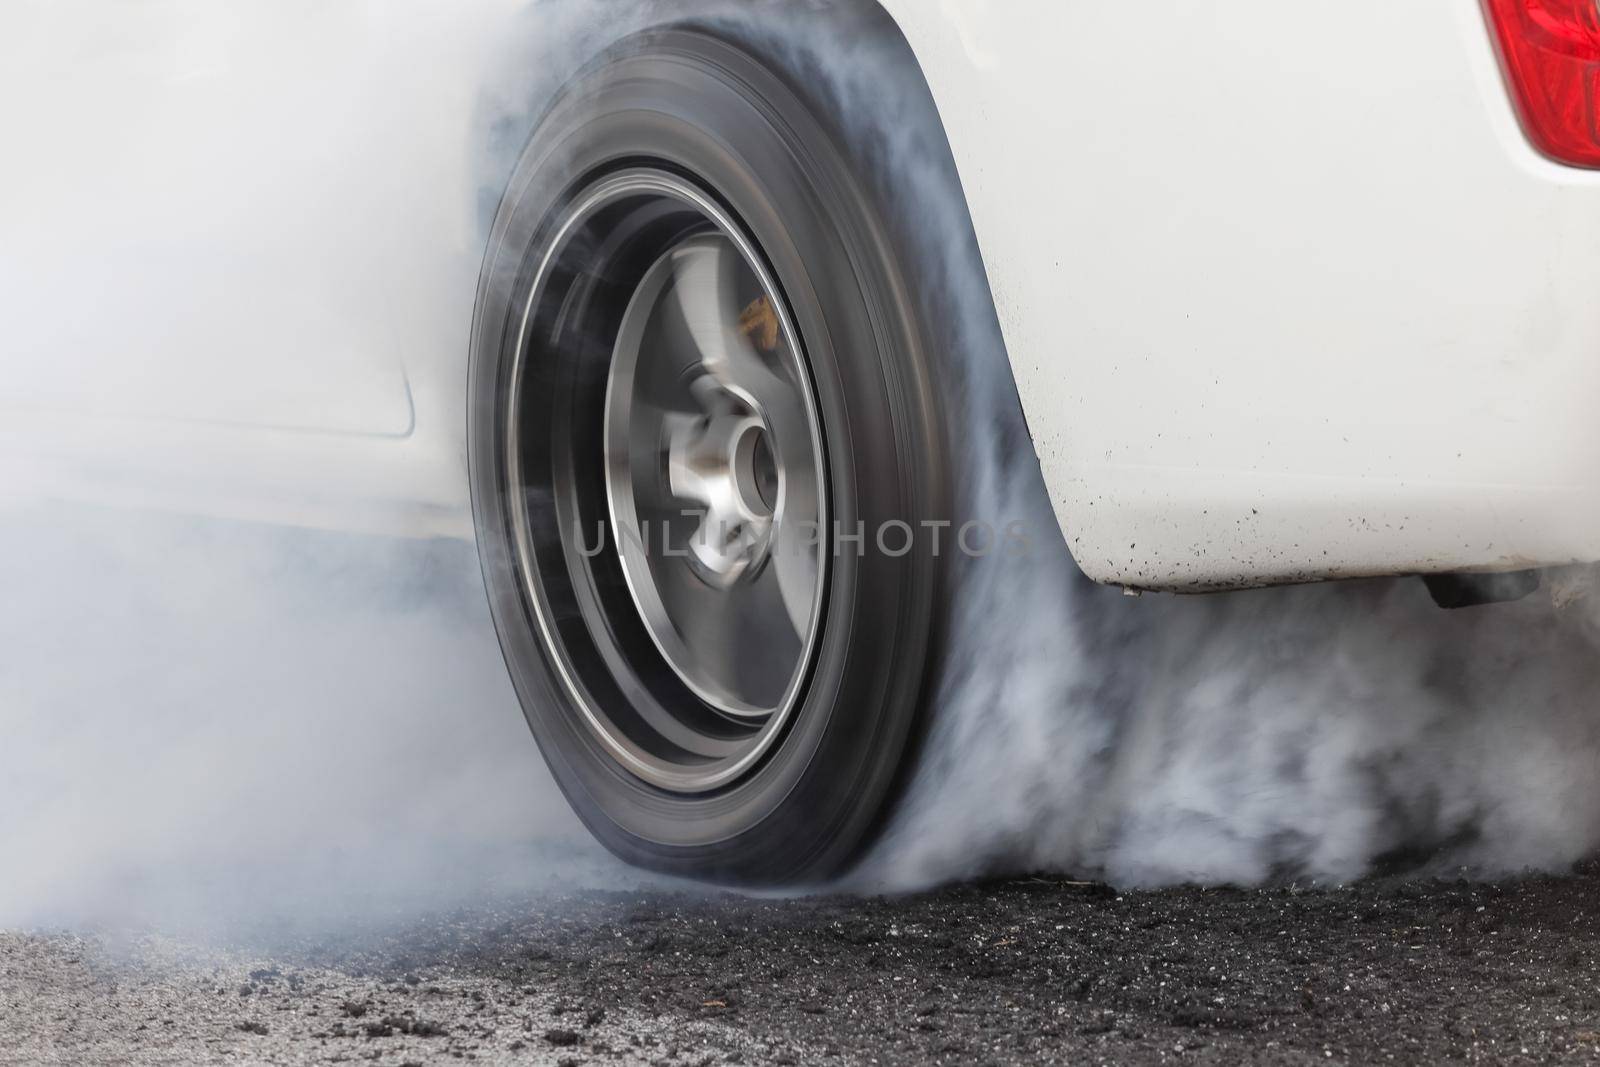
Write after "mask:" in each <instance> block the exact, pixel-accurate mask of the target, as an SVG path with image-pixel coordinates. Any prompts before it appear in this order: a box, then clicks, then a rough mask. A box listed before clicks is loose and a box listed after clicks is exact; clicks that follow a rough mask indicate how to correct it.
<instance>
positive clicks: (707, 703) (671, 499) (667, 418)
mask: <svg viewBox="0 0 1600 1067" xmlns="http://www.w3.org/2000/svg"><path fill="white" fill-rule="evenodd" d="M635 230H636V231H637V233H634V232H633V231H635ZM585 257H587V258H588V260H590V262H585V261H584V260H585ZM608 257H613V258H615V259H616V262H612V261H611V260H610V259H608ZM586 272H587V273H589V274H592V275H596V276H600V277H605V278H610V277H613V276H620V277H623V278H625V279H626V282H625V285H624V288H625V289H627V291H628V296H627V299H626V303H625V306H622V310H621V312H620V315H618V314H617V307H618V306H620V305H619V304H618V303H616V302H613V303H612V304H611V305H609V307H610V311H609V312H608V313H607V315H606V316H605V318H607V320H608V321H604V322H594V323H583V322H578V323H577V324H576V325H574V324H573V323H572V322H569V321H566V320H572V319H580V320H581V319H582V317H583V314H584V312H583V310H582V309H583V308H585V307H587V306H588V305H587V304H585V303H584V302H583V301H582V300H581V299H579V298H578V297H575V296H574V295H573V294H574V293H577V292H579V291H581V289H582V285H581V284H580V283H575V282H573V281H572V280H571V279H573V278H578V277H582V276H583V275H584V274H585V273H586ZM551 309H556V310H555V311H554V312H552V310H551ZM552 322H555V323H558V324H560V325H559V330H560V331H561V332H562V333H563V334H564V335H569V336H588V337H599V338H606V339H609V350H608V351H607V352H606V353H605V354H604V355H603V356H602V355H599V354H596V355H594V356H591V357H590V359H591V362H592V363H593V364H594V366H593V369H592V370H587V371H586V370H580V371H579V372H578V373H579V375H580V376H586V375H588V376H596V377H598V376H599V367H600V363H601V361H602V359H603V360H604V374H603V383H604V384H603V396H602V397H598V398H597V403H598V405H599V406H600V407H601V409H602V412H601V414H600V417H599V431H600V432H599V433H598V434H597V435H596V436H597V437H598V441H597V442H596V443H597V444H598V445H599V448H598V451H599V453H600V455H599V456H598V457H592V458H593V460H594V462H593V467H594V471H595V473H594V477H593V478H592V479H587V478H586V476H585V475H584V474H583V473H582V472H583V471H586V470H587V469H588V468H589V466H590V461H591V457H589V456H588V455H586V454H580V455H575V456H574V457H573V459H572V460H571V461H570V462H567V463H563V462H560V461H558V462H556V463H554V464H547V463H541V462H538V461H535V462H532V463H525V462H524V460H525V457H528V456H530V455H533V454H540V448H541V447H543V446H542V444H541V442H540V441H539V440H538V437H539V435H540V434H541V432H543V431H544V428H543V427H540V426H538V425H536V424H535V421H534V420H530V418H529V417H528V416H529V403H528V400H529V390H530V388H533V389H537V388H539V386H538V385H534V384H533V383H534V380H535V379H536V378H538V377H539V376H540V375H541V373H542V368H543V366H544V364H545V363H546V362H548V361H550V360H553V359H558V358H560V357H561V355H562V354H561V353H559V352H555V351H541V349H542V348H543V347H544V346H546V345H550V344H553V342H551V341H549V340H548V335H549V334H551V333H553V332H556V329H557V328H556V327H552V326H551V325H550V323H552ZM594 347H595V348H597V349H598V348H599V347H600V345H599V344H598V343H596V344H595V345H594ZM511 379H512V380H511V388H510V390H509V396H510V407H509V409H508V411H507V413H506V414H507V419H506V426H507V437H506V448H507V455H508V460H509V461H508V483H509V486H508V488H509V490H510V493H511V495H512V497H513V507H512V508H511V517H512V533H513V538H514V543H515V545H516V549H517V553H518V556H519V562H520V564H521V570H522V573H523V575H524V581H525V587H526V589H525V591H526V594H527V600H528V602H529V605H530V607H531V608H532V610H533V614H534V616H535V619H536V621H537V623H538V628H539V632H540V634H541V636H542V637H543V639H544V643H545V645H546V647H547V650H548V651H549V652H550V653H551V654H552V656H553V658H554V660H555V664H556V666H557V668H558V671H557V673H558V675H559V676H560V677H561V679H562V682H563V684H564V685H565V686H566V688H567V689H568V691H569V694H570V695H571V696H572V697H573V698H574V703H575V704H576V705H577V706H578V708H579V709H580V710H581V713H582V716H581V718H582V726H583V728H584V729H585V730H586V731H587V732H588V733H589V734H590V735H591V736H592V737H593V738H594V739H595V740H596V741H598V742H599V743H600V744H601V745H603V746H604V747H605V748H606V749H607V750H608V751H609V752H610V753H611V755H612V756H613V757H614V758H616V760H617V761H618V762H619V763H620V764H622V765H623V767H625V768H626V769H627V770H628V771H629V772H631V773H632V774H634V775H635V776H637V777H638V778H640V779H642V780H643V781H645V782H647V783H649V784H651V785H654V786H657V787H660V788H664V789H667V790H671V791H676V792H704V791H709V790H714V789H718V788H721V787H723V786H725V785H727V784H729V783H731V782H733V781H735V780H737V779H738V778H739V777H741V776H742V775H744V774H746V773H748V772H749V771H750V769H751V768H752V767H754V766H755V765H757V763H758V762H759V761H760V760H761V759H762V757H763V756H764V755H765V754H766V753H767V752H768V751H769V750H770V749H771V747H772V746H773V744H775V743H776V740H777V739H778V738H779V737H780V736H781V735H782V733H783V732H784V730H785V729H786V728H787V727H788V725H789V723H790V720H791V719H792V718H793V716H794V715H795V714H796V711H797V708H798V706H799V705H800V704H801V703H802V697H803V694H804V690H805V683H806V680H807V676H808V674H809V669H810V664H811V660H812V657H813V653H814V650H815V647H816V644H817V638H818V632H819V630H820V628H821V624H822V616H823V610H824V601H825V593H826V588H827V571H828V567H827V544H828V536H827V530H828V528H827V479H826V466H825V462H824V449H823V437H822V433H821V427H820V423H819V419H818V416H817V406H816V402H815V398H814V395H813V392H812V385H811V382H810V377H809V374H808V372H807V369H806V364H805V360H804V354H803V348H802V344H801V340H800V337H799V335H798V333H797V331H796V330H795V328H794V324H793V320H792V317H791V314H790V312H789V308H788V305H787V304H786V302H785V300H784V298H783V294H782V292H781V290H780V289H779V288H778V286H777V285H776V284H775V281H774V279H773V278H772V277H771V275H770V272H769V271H768V270H767V269H766V267H765V266H764V263H763V260H762V258H761V257H760V255H759V254H758V252H757V249H756V248H755V246H754V244H753V242H751V240H750V239H749V238H748V237H747V236H746V234H745V233H744V231H743V229H742V228H741V227H740V226H739V225H738V224H737V222H736V221H735V220H734V219H733V218H732V217H731V216H730V215H729V214H728V213H727V212H726V211H725V210H724V209H723V208H722V207H721V206H720V205H719V204H718V203H716V202H715V201H714V200H713V199H712V198H711V197H709V196H708V195H706V194H705V193H704V192H703V191H701V190H699V189H698V188H697V187H695V186H694V185H692V184H691V183H689V182H688V181H686V180H685V179H682V178H680V177H678V176H676V175H673V174H668V173H665V172H660V171H655V170H643V169H640V170H630V171H627V172H624V173H621V174H617V175H614V176H612V177H610V178H607V179H604V180H602V181H599V182H597V183H596V184H595V185H594V186H592V187H591V188H590V189H589V190H588V191H587V192H586V193H585V194H583V195H581V196H579V197H578V198H576V199H575V200H574V202H573V204H572V206H571V207H570V208H569V210H568V211H567V212H566V213H565V217H564V219H563V221H562V222H561V224H560V226H559V227H558V228H557V230H556V231H555V234H554V237H553V240H552V243H551V246H550V251H549V252H548V254H547V255H546V256H545V258H544V259H543V261H542V262H541V263H540V264H539V266H538V271H537V274H536V276H535V278H534V281H533V285H532V290H531V295H530V297H529V300H528V306H527V310H526V312H525V315H524V321H523V328H522V331H521V334H520V336H519V341H518V356H517V359H516V360H515V362H514V364H513V370H512V375H511ZM580 406H581V405H580ZM563 417H564V416H563ZM573 436H575V437H578V438H580V439H581V438H583V434H581V433H579V434H575V435H573ZM530 441H531V442H532V444H533V445H534V446H535V447H533V448H532V449H531V450H530ZM560 448H561V444H560V442H557V445H556V451H557V453H559V452H560ZM586 448H587V446H584V448H580V449H579V451H580V452H585V451H586ZM547 467H548V468H550V469H553V470H554V471H555V473H554V474H552V475H551V476H549V477H548V478H546V477H545V475H544V472H545V470H546V469H547ZM569 468H570V469H571V470H576V471H579V473H578V474H576V475H563V473H562V471H563V470H567V469H569ZM591 482H592V483H593V485H592V486H591ZM591 492H592V493H593V495H594V496H595V498H596V500H597V501H598V503H595V504H593V505H592V506H590V507H589V510H585V508H586V505H585V499H586V497H585V494H586V493H591ZM569 499H570V500H572V501H575V502H574V503H567V501H568V500H569ZM563 509H565V511H563ZM552 511H554V512H559V513H565V514H571V515H574V516H584V515H588V514H590V512H591V511H592V512H594V513H597V514H603V517H604V520H605V523H606V526H607V529H606V531H605V534H606V536H605V538H604V545H605V547H604V549H603V550H602V551H599V552H591V550H590V548H588V547H586V546H584V545H583V544H582V543H581V542H582V541H583V540H584V537H583V536H582V531H581V530H577V529H574V530H572V531H570V535H569V531H568V530H567V528H566V525H567V524H566V522H565V521H564V520H558V521H557V522H556V523H555V524H554V526H553V527H552V524H551V522H550V521H549V514H550V513H551V512H552ZM552 531H553V532H552ZM574 535H575V536H574ZM573 542H578V543H577V544H574V543H573ZM608 568H614V569H615V571H616V572H617V573H618V574H620V576H621V581H620V582H616V583H612V582H609V581H608V579H607V576H608V574H609V573H610V571H609V570H608ZM562 571H565V574H563V573H561V572H562ZM568 576H573V580H572V581H571V583H570V586H569V585H564V584H562V583H564V582H566V581H567V577H568ZM550 578H555V579H557V581H556V583H555V584H556V585H558V586H560V588H559V589H557V590H556V591H555V593H554V594H552V590H551V588H550V586H551V582H550V581H547V580H546V579H550ZM613 584H614V585H617V586H618V587H621V588H623V589H624V591H623V592H618V593H614V594H613V593H608V592H607V590H608V589H610V587H611V586H612V585H613ZM569 597H570V600H571V601H572V602H573V604H575V606H576V608H577V614H578V615H579V617H580V621H581V622H582V627H581V629H580V628H579V627H578V626H577V625H575V624H574V623H573V622H572V621H571V616H572V614H573V613H572V610H571V607H570V606H569V605H568V603H567V601H568V599H569ZM625 616H631V617H625ZM640 635H643V638H644V639H640ZM662 667H664V668H665V670H662V669H661V668H662ZM608 675H609V677H607V676H608ZM619 691H620V692H619ZM618 696H622V697H625V698H626V701H625V702H626V704H627V706H623V705H624V701H622V700H619V699H617V697H618Z"/></svg>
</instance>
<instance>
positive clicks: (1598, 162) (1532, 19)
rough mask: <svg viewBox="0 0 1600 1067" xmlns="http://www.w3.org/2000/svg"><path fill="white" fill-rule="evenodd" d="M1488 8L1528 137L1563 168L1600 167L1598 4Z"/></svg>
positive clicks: (1558, 1)
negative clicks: (1571, 165) (1562, 164)
mask: <svg viewBox="0 0 1600 1067" xmlns="http://www.w3.org/2000/svg"><path fill="white" fill-rule="evenodd" d="M1484 2H1485V4H1486V5H1487V6H1488V8H1489V16H1490V21H1491V22H1492V23H1493V25H1494V30H1495V35H1496V36H1497V37H1498V38H1499V41H1500V58H1501V60H1502V61H1503V62H1504V64H1505V69H1506V80H1507V81H1508V82H1509V83H1510V84H1511V90H1512V93H1513V95H1514V96H1515V97H1516V102H1517V111H1518V113H1519V114H1520V115H1521V116H1522V128H1523V129H1524V130H1526V131H1527V134H1528V139H1529V140H1530V141H1532V142H1533V144H1534V147H1536V148H1538V149H1539V151H1541V152H1543V153H1544V154H1545V155H1547V156H1549V157H1550V158H1552V159H1554V160H1557V161H1559V162H1561V163H1571V164H1573V165H1575V166H1579V167H1600V6H1597V5H1596V0H1484Z"/></svg>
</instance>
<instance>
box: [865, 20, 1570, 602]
mask: <svg viewBox="0 0 1600 1067" xmlns="http://www.w3.org/2000/svg"><path fill="white" fill-rule="evenodd" d="M886 6H887V7H888V8H889V9H890V12H891V14H893V15H894V16H895V17H896V19H897V21H898V22H899V23H900V25H901V27H902V29H903V30H904V32H905V34H906V36H907V37H908V39H909V40H910V42H911V44H912V46H913V48H914V49H915V51H916V53H917V55H918V58H919V60H920V62H921V63H922V65H923V68H924V70H925V72H926V74H927V77H928V80H929V83H930V86H931V88H932V90H933V93H934V97H935V99H936V101H937V103H938V105H939V108H940V111H941V113H942V116H943V119H944V121H945V124H946V127H947V130H948V134H949V137H950V141H951V145H952V147H953V149H954V152H955V156H956V159H957V163H958V166H959V169H960V172H961V176H962V181H963V183H964V185H965V188H966V192H967V195H968V198H969V201H970V206H971V210H972V214H973V218H974V222H975V224H976V229H977V234H978V238H979V243H980V246H981V248H982V250H983V253H984V258H985V262H986V265H987V268H988V271H989V276H990V280H991V283H992V287H993V290H994V296H995V300H996V304H997V306H998V310H999V315H1000V320H1001V323H1002V326H1003V329H1004V332H1005V338H1006V342H1007V345H1008V348H1009V350H1010V355H1011V361H1012V365H1013V368H1014V370H1015V372H1016V377H1017V382H1018V386H1019V388H1020V391H1021V395H1022V401H1023V406H1024V410H1025V411H1026V413H1027V417H1028V420H1029V425H1030V429H1031V431H1032V433H1033V436H1034V439H1035V444H1036V447H1037V450H1038V453H1039V458H1040V460H1041V463H1042V465H1043V468H1044V473H1045V477H1046V481H1047V483H1048V485H1049V488H1050V492H1051V495H1052V498H1053V501H1054V503H1055V506H1056V509H1057V513H1058V515H1059V517H1060V519H1061V521H1062V524H1063V527H1064V528H1065V530H1066V532H1067V537H1068V542H1069V544H1070V545H1071V548H1072V551H1073V553H1074V555H1075V557H1076V558H1077V561H1078V562H1079V564H1080V565H1081V566H1082V567H1083V568H1084V569H1085V571H1087V572H1088V573H1089V574H1090V575H1091V576H1092V577H1094V578H1096V579H1098V580H1100V581H1104V582H1118V583H1123V584H1127V585H1130V586H1135V587H1149V588H1169V589H1199V588H1213V587H1225V586H1237V585H1252V584H1266V583H1272V582H1286V581H1300V580H1307V579H1316V578H1331V577H1342V576H1351V575H1365V574H1391V573H1412V572H1436V571H1458V570H1471V569H1514V568H1522V567H1528V566H1533V565H1538V564H1557V563H1566V562H1571V561H1578V560H1584V561H1592V560H1595V559H1600V477H1597V474H1600V418H1596V416H1595V403H1596V400H1597V399H1600V301H1597V299H1596V298H1597V296H1600V174H1597V173H1594V172H1585V171H1580V170H1574V169H1569V168H1566V167H1562V166H1558V165H1556V164H1553V163H1550V162H1547V161H1545V160H1544V159H1543V158H1541V157H1539V156H1538V155H1536V154H1535V152H1534V151H1533V149H1532V148H1531V147H1530V146H1529V145H1528V144H1527V142H1526V141H1525V140H1524V138H1523V135H1522V133H1521V131H1520V129H1519V128H1518V126H1517V122H1516V118H1515V116H1514V114H1513V111H1512V107H1511V102H1510V99H1509V97H1508V95H1507V92H1506V90H1505V87H1504V86H1503V84H1502V81H1501V77H1500V72H1499V69H1498V65H1497V60H1496V57H1495V55H1494V52H1493V49H1492V44H1491V40H1490V37H1489V31H1488V27H1487V25H1486V22H1485V20H1484V16H1483V13H1482V12H1481V10H1480V9H1479V6H1478V4H1477V3H1476V2H1475V0H1405V2H1399V3H1397V2H1395V0H1345V2H1344V3H1340V4H1317V5H1306V4H1293V3H1284V2H1283V0H1229V2H1227V3H1205V4H1196V3H1189V2H1186V0H1152V2H1149V3H1143V4H1138V5H1128V4H1094V3H1086V2H1078V0H937V2H933V0H887V3H886Z"/></svg>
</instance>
